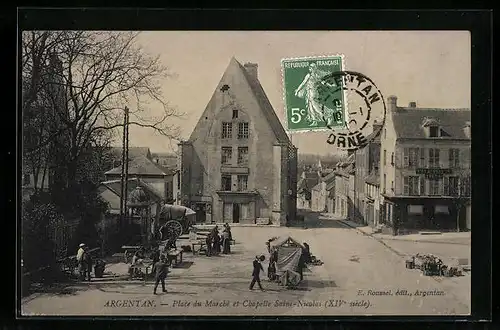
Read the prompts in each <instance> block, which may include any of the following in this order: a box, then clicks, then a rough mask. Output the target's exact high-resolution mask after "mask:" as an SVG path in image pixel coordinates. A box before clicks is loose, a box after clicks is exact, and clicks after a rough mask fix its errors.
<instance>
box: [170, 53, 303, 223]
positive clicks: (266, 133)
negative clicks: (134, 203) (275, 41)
mask: <svg viewBox="0 0 500 330" xmlns="http://www.w3.org/2000/svg"><path fill="white" fill-rule="evenodd" d="M257 68H258V67H257V64H254V63H247V64H245V65H241V64H240V63H239V62H238V61H237V60H236V59H235V58H232V59H231V61H230V63H229V65H228V67H227V68H226V71H225V72H224V74H223V76H222V78H221V80H220V82H219V84H218V85H217V87H216V89H215V91H214V93H213V95H212V98H211V99H210V101H209V102H208V105H207V106H206V108H205V111H204V112H203V114H202V115H201V117H200V119H199V120H198V123H197V124H196V126H195V128H194V130H193V132H192V134H191V136H190V137H189V139H188V140H187V141H183V142H181V143H180V144H179V157H180V164H179V169H180V194H181V198H182V203H183V205H185V206H188V207H191V208H192V209H194V210H195V211H196V212H197V221H198V222H204V223H218V222H230V223H259V224H277V225H284V224H285V223H286V219H287V218H288V219H290V220H291V219H294V218H295V215H296V195H297V149H296V148H295V147H294V146H293V145H292V144H291V142H290V139H289V138H288V136H287V134H286V132H285V130H284V129H283V126H282V125H281V123H280V121H279V119H278V117H277V116H276V113H275V112H274V110H273V108H272V106H271V104H270V102H269V100H268V98H267V96H266V94H265V92H264V90H263V88H262V86H261V84H260V82H259V79H258V69H257Z"/></svg>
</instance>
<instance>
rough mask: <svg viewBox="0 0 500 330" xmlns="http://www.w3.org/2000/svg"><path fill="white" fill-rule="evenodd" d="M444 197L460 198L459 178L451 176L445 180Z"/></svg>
mask: <svg viewBox="0 0 500 330" xmlns="http://www.w3.org/2000/svg"><path fill="white" fill-rule="evenodd" d="M443 181H444V182H443V195H445V196H458V193H459V185H458V176H449V177H445V178H443Z"/></svg>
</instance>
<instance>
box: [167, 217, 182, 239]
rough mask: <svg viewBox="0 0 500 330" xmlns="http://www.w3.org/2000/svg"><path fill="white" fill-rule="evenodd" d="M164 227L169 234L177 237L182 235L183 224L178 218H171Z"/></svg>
mask: <svg viewBox="0 0 500 330" xmlns="http://www.w3.org/2000/svg"><path fill="white" fill-rule="evenodd" d="M164 227H165V228H166V230H167V236H168V237H172V238H177V237H179V236H181V235H182V231H183V228H182V224H181V223H180V222H179V221H177V220H169V221H167V223H165V225H164Z"/></svg>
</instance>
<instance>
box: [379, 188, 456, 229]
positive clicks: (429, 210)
mask: <svg viewBox="0 0 500 330" xmlns="http://www.w3.org/2000/svg"><path fill="white" fill-rule="evenodd" d="M384 209H385V220H386V223H387V224H391V225H392V226H393V227H396V228H398V230H399V232H400V233H401V232H404V231H410V232H411V231H422V230H438V231H440V230H443V231H447V230H456V229H457V227H458V226H459V227H460V229H465V228H466V217H465V213H466V212H465V209H464V210H462V211H461V212H460V216H459V217H458V212H459V210H458V208H457V206H456V204H455V203H454V201H453V198H446V197H439V198H437V197H392V198H391V197H386V196H384Z"/></svg>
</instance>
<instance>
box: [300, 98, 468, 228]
mask: <svg viewBox="0 0 500 330" xmlns="http://www.w3.org/2000/svg"><path fill="white" fill-rule="evenodd" d="M470 116H471V112H470V109H441V108H418V107H417V106H416V103H415V102H411V103H410V104H409V105H408V106H407V107H402V106H398V104H397V98H396V97H395V96H391V97H389V98H388V113H387V118H386V121H385V123H384V125H382V124H380V123H374V125H373V133H372V135H371V136H369V137H368V138H367V139H368V140H369V141H371V142H370V143H369V144H368V145H366V146H365V147H363V148H361V149H358V150H356V151H354V152H350V153H349V155H348V157H347V158H346V159H345V160H344V161H341V162H339V163H338V164H337V166H336V168H335V170H334V171H333V174H327V175H322V174H321V173H320V172H319V171H318V172H308V173H305V172H304V173H303V175H302V177H301V179H300V180H299V196H298V199H299V201H300V202H299V203H298V206H299V207H301V208H308V209H311V210H313V211H318V212H328V213H333V214H334V215H335V216H337V217H340V218H344V219H349V220H352V221H355V222H358V223H360V224H364V225H370V226H373V227H381V226H388V227H393V228H394V227H397V228H398V229H399V230H400V232H401V231H405V230H407V231H412V230H422V229H432V230H437V229H442V230H447V229H457V228H458V229H460V230H464V229H468V230H470V228H471V205H470V194H471V172H470V168H471V158H470V150H471V122H470Z"/></svg>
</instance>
